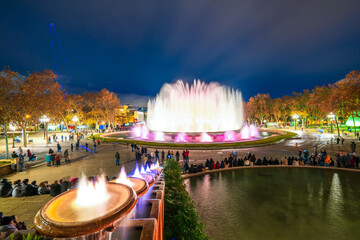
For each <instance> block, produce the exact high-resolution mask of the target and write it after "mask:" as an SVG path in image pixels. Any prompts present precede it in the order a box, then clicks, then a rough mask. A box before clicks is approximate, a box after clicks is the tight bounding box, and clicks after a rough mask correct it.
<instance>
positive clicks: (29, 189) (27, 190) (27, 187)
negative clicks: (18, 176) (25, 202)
mask: <svg viewBox="0 0 360 240" xmlns="http://www.w3.org/2000/svg"><path fill="white" fill-rule="evenodd" d="M34 192H35V189H34V187H33V186H32V185H31V184H29V179H24V181H23V185H22V186H21V193H22V195H23V196H25V197H28V196H33V195H34Z"/></svg>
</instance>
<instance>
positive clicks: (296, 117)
mask: <svg viewBox="0 0 360 240" xmlns="http://www.w3.org/2000/svg"><path fill="white" fill-rule="evenodd" d="M293 118H294V123H295V124H294V125H295V130H296V122H297V120H298V118H299V115H297V113H295V114H294V116H293Z"/></svg>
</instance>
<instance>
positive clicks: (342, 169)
mask: <svg viewBox="0 0 360 240" xmlns="http://www.w3.org/2000/svg"><path fill="white" fill-rule="evenodd" d="M250 168H313V169H326V170H334V171H337V170H340V171H347V172H358V173H360V169H351V168H338V167H320V166H292V165H290V166H289V165H262V166H243V167H231V168H220V169H214V170H206V171H203V172H198V173H186V174H182V177H183V178H190V177H195V176H200V175H204V174H208V173H216V172H224V171H231V170H238V169H250Z"/></svg>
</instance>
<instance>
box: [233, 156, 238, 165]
mask: <svg viewBox="0 0 360 240" xmlns="http://www.w3.org/2000/svg"><path fill="white" fill-rule="evenodd" d="M237 166H238V160H237V159H236V158H235V160H234V161H233V167H237Z"/></svg>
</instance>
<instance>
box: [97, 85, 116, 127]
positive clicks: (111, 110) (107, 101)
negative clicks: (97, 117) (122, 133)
mask: <svg viewBox="0 0 360 240" xmlns="http://www.w3.org/2000/svg"><path fill="white" fill-rule="evenodd" d="M99 104H100V108H101V110H102V112H103V116H104V119H105V121H106V122H107V123H108V126H109V127H110V125H111V124H112V126H113V127H115V116H116V114H115V109H117V108H119V107H120V99H119V98H118V97H117V95H116V94H115V93H113V92H110V91H109V90H107V89H102V90H101V91H100V99H99Z"/></svg>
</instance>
